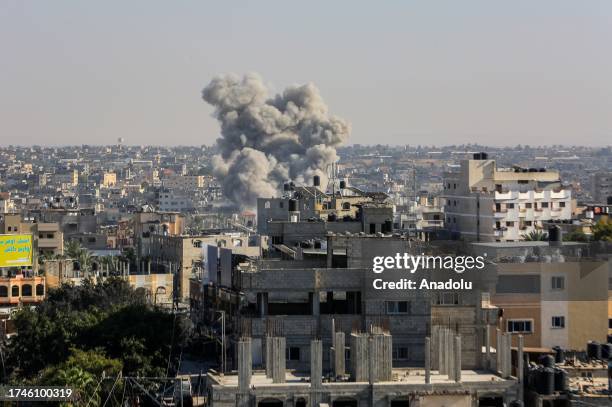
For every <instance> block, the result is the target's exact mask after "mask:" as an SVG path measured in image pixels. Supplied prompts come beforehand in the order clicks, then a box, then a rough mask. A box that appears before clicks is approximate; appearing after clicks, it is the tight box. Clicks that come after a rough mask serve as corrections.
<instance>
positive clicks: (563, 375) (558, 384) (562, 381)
mask: <svg viewBox="0 0 612 407" xmlns="http://www.w3.org/2000/svg"><path fill="white" fill-rule="evenodd" d="M568 387H569V386H568V384H567V372H566V371H565V370H563V369H559V368H556V369H555V391H567V389H568Z"/></svg>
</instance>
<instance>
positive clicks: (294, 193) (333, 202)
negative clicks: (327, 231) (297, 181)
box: [257, 180, 393, 235]
mask: <svg viewBox="0 0 612 407" xmlns="http://www.w3.org/2000/svg"><path fill="white" fill-rule="evenodd" d="M315 184H316V185H313V186H294V185H292V184H285V187H284V190H283V191H282V195H281V196H280V197H278V198H259V199H258V200H257V232H258V233H259V234H262V235H270V232H269V230H268V225H269V223H271V222H287V221H291V222H293V223H295V222H307V221H309V222H317V221H320V220H325V221H336V220H337V221H347V222H348V221H359V222H360V223H361V226H360V228H361V230H364V228H365V231H366V232H367V233H376V232H382V229H383V224H384V221H385V220H388V221H390V222H392V221H393V209H392V206H391V205H389V204H386V203H385V201H386V199H387V198H388V196H387V195H386V194H384V193H368V192H363V191H361V190H359V189H357V188H354V187H350V186H347V185H346V182H345V181H341V182H340V183H339V187H338V188H337V189H335V190H334V191H332V192H325V191H323V190H322V189H321V188H320V186H319V181H318V180H316V181H315ZM368 204H371V207H375V206H377V205H379V206H380V207H384V208H390V209H391V213H390V214H389V213H388V212H386V213H385V215H387V216H388V217H389V218H388V219H383V220H382V222H378V223H377V222H368V219H366V218H364V217H361V218H359V213H360V208H362V207H364V206H366V205H368Z"/></svg>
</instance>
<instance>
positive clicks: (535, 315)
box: [477, 242, 611, 350]
mask: <svg viewBox="0 0 612 407" xmlns="http://www.w3.org/2000/svg"><path fill="white" fill-rule="evenodd" d="M477 246H478V247H479V249H480V250H482V252H483V253H487V254H488V256H487V257H488V258H489V260H491V261H493V262H494V263H495V267H496V269H497V274H498V276H497V279H498V280H497V285H496V289H495V292H494V293H493V294H492V295H491V303H492V304H493V305H494V306H496V307H498V308H500V309H501V310H503V311H502V314H501V315H502V316H501V318H500V319H499V321H498V323H499V325H498V327H499V328H500V329H501V330H502V331H503V332H509V333H511V334H513V336H514V337H516V335H519V334H521V335H523V336H524V338H525V346H527V347H532V348H539V347H544V348H552V347H554V346H560V347H561V348H563V349H571V350H584V349H585V348H586V344H587V342H588V341H590V340H596V341H599V342H602V343H605V342H606V335H607V334H608V332H609V331H608V317H609V312H610V302H609V290H608V284H609V278H610V270H611V269H610V263H609V261H607V260H602V259H598V258H595V257H593V258H591V257H587V256H586V254H585V253H587V251H588V248H587V245H586V244H582V243H575V242H564V243H563V245H562V246H558V247H555V246H550V245H549V243H548V242H520V243H518V242H517V243H478V244H477Z"/></svg>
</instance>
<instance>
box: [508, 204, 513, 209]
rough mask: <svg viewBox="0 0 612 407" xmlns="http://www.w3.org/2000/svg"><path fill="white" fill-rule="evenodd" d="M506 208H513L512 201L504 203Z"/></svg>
mask: <svg viewBox="0 0 612 407" xmlns="http://www.w3.org/2000/svg"><path fill="white" fill-rule="evenodd" d="M506 208H508V209H514V204H513V203H509V204H506Z"/></svg>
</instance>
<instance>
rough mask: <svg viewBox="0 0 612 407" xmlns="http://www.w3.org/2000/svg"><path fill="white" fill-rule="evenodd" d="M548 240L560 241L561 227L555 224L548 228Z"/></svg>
mask: <svg viewBox="0 0 612 407" xmlns="http://www.w3.org/2000/svg"><path fill="white" fill-rule="evenodd" d="M548 241H549V242H560V241H561V228H560V227H559V226H557V225H554V226H551V227H550V228H548Z"/></svg>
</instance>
